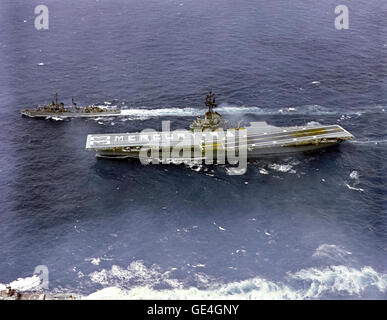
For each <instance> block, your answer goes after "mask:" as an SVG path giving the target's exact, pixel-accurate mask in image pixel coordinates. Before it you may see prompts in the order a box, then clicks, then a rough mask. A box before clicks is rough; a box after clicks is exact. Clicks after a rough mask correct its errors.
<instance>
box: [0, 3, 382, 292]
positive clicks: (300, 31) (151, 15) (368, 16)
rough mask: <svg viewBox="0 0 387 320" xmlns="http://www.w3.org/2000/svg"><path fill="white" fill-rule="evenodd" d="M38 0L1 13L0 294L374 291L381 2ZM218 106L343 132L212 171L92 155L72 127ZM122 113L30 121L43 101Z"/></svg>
mask: <svg viewBox="0 0 387 320" xmlns="http://www.w3.org/2000/svg"><path fill="white" fill-rule="evenodd" d="M39 4H40V2H39V1H35V0H33V1H26V0H25V1H22V0H12V1H11V0H3V1H2V2H1V6H0V23H1V31H2V32H1V33H0V57H1V59H0V88H1V90H0V135H1V148H0V181H1V183H0V257H1V259H0V287H1V286H4V285H6V284H9V283H11V284H12V286H13V287H15V288H20V289H24V290H31V289H39V288H41V287H42V283H41V281H40V279H39V277H38V276H37V275H34V269H35V267H36V266H38V265H45V266H47V268H48V270H49V291H51V292H56V293H69V292H70V293H76V294H79V295H80V296H81V297H83V298H124V299H125V298H126V299H128V298H129V299H146V298H155V299H159V298H162V299H188V298H191V299H195V298H203V299H206V298H210V299H217V298H220V299H233V298H237V299H386V298H387V186H386V183H387V180H386V170H387V166H386V159H387V130H386V129H387V125H386V121H387V114H386V110H387V95H386V92H387V91H386V89H387V87H386V86H387V69H386V66H387V37H386V35H387V6H386V2H385V1H383V0H373V1H366V0H356V1H352V0H351V1H346V4H347V6H348V8H349V15H350V28H349V30H340V31H339V30H336V29H335V27H334V20H335V14H334V9H335V7H336V5H337V4H338V2H337V1H333V0H327V1H323V2H322V1H316V0H314V1H301V0H292V1H290V0H278V1H267V0H265V1H264V0H255V1H253V0H240V1H229V0H213V1H205V0H147V1H143V0H128V1H124V0H109V1H107V0H96V1H94V0H93V1H91V0H82V1H74V0H67V1H59V0H50V1H46V3H45V4H46V5H47V6H48V8H49V17H50V25H49V30H46V31H37V30H36V29H35V28H34V19H35V14H34V8H35V6H37V5H39ZM209 89H213V90H215V92H216V93H217V97H218V98H217V101H218V102H219V104H220V105H219V107H218V112H220V113H221V114H223V115H224V117H225V118H227V119H228V120H230V121H231V122H233V123H236V122H238V121H240V120H243V123H248V122H250V121H267V122H268V123H271V124H275V125H287V124H289V123H290V124H294V123H305V122H311V121H317V122H319V123H323V124H340V125H342V126H343V127H344V128H346V129H347V130H349V131H350V132H351V133H353V134H354V135H355V140H354V141H351V142H346V143H343V144H342V145H341V146H340V147H338V148H332V149H327V150H324V151H319V152H314V153H308V154H298V155H287V156H283V157H278V158H265V159H261V160H257V161H255V162H253V163H250V164H249V166H248V170H247V173H246V174H245V175H241V176H232V175H229V174H228V168H227V166H217V165H213V166H201V167H189V166H184V165H180V166H174V165H164V166H161V165H154V166H142V165H141V164H140V163H139V162H137V161H111V160H102V159H101V160H98V159H96V158H95V155H94V154H93V153H90V152H87V151H85V149H84V147H85V143H86V135H87V134H88V133H111V132H132V131H140V130H142V129H145V128H155V129H158V130H159V129H161V121H162V120H170V121H171V126H172V128H173V129H178V128H186V127H188V126H189V124H190V123H191V122H192V121H193V120H194V119H195V117H196V116H198V115H200V114H202V112H203V111H204V104H203V100H204V95H205V93H206V92H207V91H208V90H209ZM55 92H58V93H59V95H60V99H63V100H64V102H65V103H66V105H69V104H71V98H72V97H74V99H75V100H76V101H77V103H78V105H83V106H86V105H88V104H91V103H94V104H100V105H110V106H114V105H116V106H119V107H121V108H122V109H124V113H125V116H123V117H119V118H107V119H67V120H63V121H54V120H37V119H29V118H24V117H21V116H20V114H19V110H20V109H22V108H26V107H32V106H36V105H39V104H44V103H46V102H49V101H51V99H52V96H53V94H54V93H55Z"/></svg>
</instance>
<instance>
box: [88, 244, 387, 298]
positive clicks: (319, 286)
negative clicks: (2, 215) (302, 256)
mask: <svg viewBox="0 0 387 320" xmlns="http://www.w3.org/2000/svg"><path fill="white" fill-rule="evenodd" d="M318 251H320V252H321V251H325V249H324V248H320V249H318ZM136 265H142V263H140V262H138V261H137V262H136ZM146 270H147V268H146V267H145V266H143V265H142V266H141V268H140V274H136V273H133V267H131V266H129V268H128V270H125V269H122V268H120V267H117V266H113V267H112V269H111V270H102V271H101V272H99V273H97V274H99V276H102V282H100V280H101V278H100V277H95V276H96V273H93V274H92V276H91V279H92V280H93V281H94V282H97V283H100V284H103V285H108V286H107V287H105V288H103V289H101V290H98V291H96V292H94V293H92V294H90V295H88V296H84V297H82V298H83V299H155V300H159V299H174V300H175V299H180V300H185V299H209V300H214V299H221V300H227V299H243V300H245V299H252V300H256V299H275V300H277V299H281V300H282V299H290V300H301V299H319V298H324V297H326V296H327V295H330V294H334V295H340V296H344V297H347V296H357V297H361V294H362V293H363V292H365V291H366V290H367V291H368V290H369V289H370V288H374V289H376V290H377V291H378V292H381V293H385V292H386V290H387V275H386V274H380V273H378V272H376V271H375V270H374V269H373V268H372V267H369V266H365V267H362V268H360V269H356V268H351V267H348V266H345V265H332V266H329V267H326V268H308V269H302V270H299V271H297V272H295V273H291V272H289V273H288V274H287V280H286V281H282V282H274V281H270V280H267V279H264V278H262V277H254V278H251V279H246V280H242V281H235V282H230V283H217V282H216V281H202V285H203V284H204V287H202V288H197V287H193V286H190V287H184V285H183V284H182V283H181V282H180V281H178V280H176V279H168V277H165V276H166V274H165V273H158V272H156V274H155V270H154V269H153V268H152V269H151V270H150V273H147V272H145V271H146ZM141 277H143V282H142V283H137V284H136V285H134V286H133V287H131V288H125V286H122V285H120V283H122V282H127V281H130V280H133V278H137V281H138V280H140V279H141ZM202 277H203V275H202ZM107 279H110V280H112V279H114V280H115V281H113V283H111V281H106V280H107ZM153 280H156V282H152V281H153ZM166 280H169V288H166V289H156V288H155V285H156V284H157V285H159V284H160V281H163V282H164V281H166ZM172 280H173V281H172ZM206 283H207V284H206ZM112 284H113V285H112Z"/></svg>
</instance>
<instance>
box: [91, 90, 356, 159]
mask: <svg viewBox="0 0 387 320" xmlns="http://www.w3.org/2000/svg"><path fill="white" fill-rule="evenodd" d="M206 105H207V106H208V111H207V112H206V113H205V116H204V118H197V119H196V120H195V121H194V122H193V123H192V124H191V126H190V130H175V131H172V132H169V131H168V132H167V133H165V132H164V129H163V132H156V131H149V130H148V131H146V130H145V131H143V132H136V133H113V134H89V135H88V136H87V142H86V150H89V151H95V152H96V155H97V157H104V158H139V157H141V154H142V153H141V152H144V148H145V149H147V150H148V151H147V152H148V153H149V152H150V151H152V152H153V154H159V155H160V159H161V157H162V155H168V154H172V153H171V150H173V149H174V148H175V149H176V148H177V149H178V150H180V151H179V153H178V154H176V153H175V154H174V157H177V158H181V159H187V160H189V159H191V160H195V159H205V158H206V157H208V154H210V153H211V154H212V156H213V157H214V159H215V158H216V154H217V152H218V153H219V152H221V153H223V154H226V155H227V154H228V153H233V154H235V153H238V150H239V149H238V147H239V146H240V144H241V141H243V143H244V144H245V145H246V148H247V150H246V155H247V159H256V158H260V157H262V156H268V155H269V156H270V155H279V154H284V153H294V152H300V151H309V150H315V149H320V148H326V147H329V146H333V145H337V144H339V143H341V142H343V141H345V140H350V139H353V135H352V134H351V133H349V132H348V131H347V130H345V129H344V128H342V127H341V126H340V125H337V124H334V125H322V124H318V123H314V122H313V123H310V124H307V125H304V126H289V127H276V126H272V125H269V124H267V123H266V122H263V121H262V122H251V123H250V125H249V126H247V127H243V128H240V127H237V128H233V127H228V128H227V122H226V121H225V120H223V118H222V116H221V115H220V114H219V113H217V112H215V111H214V108H215V107H216V103H215V97H214V94H213V93H212V92H210V93H209V94H208V95H207V98H206ZM168 129H169V128H168ZM209 136H210V139H208V137H209ZM187 137H188V139H187ZM174 157H172V156H171V159H169V160H174V159H172V158H174ZM163 159H164V160H166V158H163Z"/></svg>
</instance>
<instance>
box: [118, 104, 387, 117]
mask: <svg viewBox="0 0 387 320" xmlns="http://www.w3.org/2000/svg"><path fill="white" fill-rule="evenodd" d="M216 111H218V112H219V113H221V114H223V115H232V114H258V115H281V114H293V115H341V116H342V119H345V118H346V117H348V115H362V114H364V113H370V112H371V113H375V112H385V109H384V107H381V106H376V107H367V108H361V109H359V110H349V111H345V110H335V109H331V108H327V107H324V106H321V105H316V104H315V105H302V106H294V107H286V108H279V109H277V108H261V107H257V106H243V105H242V106H238V105H233V104H227V103H222V104H220V105H219V106H218V107H217V108H216ZM121 115H123V116H132V117H160V116H180V117H193V116H201V115H203V109H201V108H194V107H184V108H178V107H162V108H155V109H146V108H127V109H125V108H124V109H121Z"/></svg>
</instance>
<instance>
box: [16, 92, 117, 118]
mask: <svg viewBox="0 0 387 320" xmlns="http://www.w3.org/2000/svg"><path fill="white" fill-rule="evenodd" d="M72 103H73V105H72V106H71V107H65V106H64V104H63V102H61V103H58V94H56V95H55V100H53V101H51V103H50V104H47V105H44V106H41V107H37V108H33V109H24V110H21V111H20V113H21V114H22V115H23V116H27V117H31V118H44V119H49V118H53V119H55V118H60V119H65V118H90V117H113V116H119V115H121V110H119V109H112V108H108V107H100V106H94V105H90V106H87V107H78V106H77V104H76V103H75V102H74V99H73V100H72Z"/></svg>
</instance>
